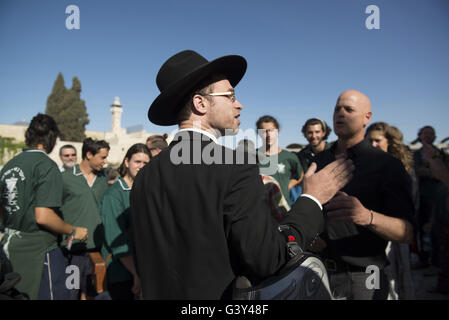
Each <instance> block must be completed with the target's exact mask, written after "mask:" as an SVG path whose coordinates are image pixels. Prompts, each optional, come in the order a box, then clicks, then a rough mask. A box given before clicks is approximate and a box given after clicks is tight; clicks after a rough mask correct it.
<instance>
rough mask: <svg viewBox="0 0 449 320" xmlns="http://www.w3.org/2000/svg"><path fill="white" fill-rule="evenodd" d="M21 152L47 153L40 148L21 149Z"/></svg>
mask: <svg viewBox="0 0 449 320" xmlns="http://www.w3.org/2000/svg"><path fill="white" fill-rule="evenodd" d="M22 151H23V152H42V153H43V154H45V155H47V153H46V152H44V151H42V150H40V149H31V148H30V149H22Z"/></svg>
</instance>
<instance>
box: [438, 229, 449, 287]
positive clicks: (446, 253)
mask: <svg viewBox="0 0 449 320" xmlns="http://www.w3.org/2000/svg"><path fill="white" fill-rule="evenodd" d="M437 288H438V289H439V290H441V291H444V292H449V223H448V222H445V221H441V223H440V272H439V274H438V285H437Z"/></svg>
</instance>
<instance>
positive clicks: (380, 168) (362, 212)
mask: <svg viewBox="0 0 449 320" xmlns="http://www.w3.org/2000/svg"><path fill="white" fill-rule="evenodd" d="M371 118H372V111H371V102H370V99H369V98H368V97H367V96H366V95H364V94H363V93H361V92H359V91H356V90H348V91H345V92H343V93H342V94H341V95H340V96H339V97H338V100H337V103H336V105H335V109H334V115H333V122H334V131H335V134H336V135H337V136H338V140H337V141H336V143H334V145H333V146H332V147H331V148H329V149H327V150H324V151H323V152H321V153H319V154H318V155H317V158H316V161H317V165H318V170H320V169H321V168H323V167H324V166H325V165H326V164H327V163H330V162H332V161H333V159H335V157H336V156H338V155H340V154H346V155H347V156H348V157H349V158H350V159H352V160H353V161H354V164H355V166H356V169H355V171H354V178H353V179H352V181H351V182H349V184H348V185H346V187H344V188H343V189H342V190H341V191H340V192H339V193H338V194H337V195H336V196H335V197H334V198H333V199H332V200H331V201H329V202H328V203H327V204H326V205H325V206H324V209H325V211H326V214H327V219H326V220H327V223H326V225H327V226H326V229H325V231H324V232H323V234H322V235H321V241H317V244H321V245H320V246H319V248H318V246H317V248H316V251H320V250H322V251H321V253H320V254H321V255H322V257H323V260H324V261H325V265H326V267H327V269H328V271H329V275H330V282H331V289H332V290H333V294H334V296H335V297H336V298H343V299H344V298H346V299H354V300H370V299H386V298H387V296H388V282H387V279H386V276H385V272H384V267H385V266H386V265H387V263H388V262H387V261H388V260H387V258H386V255H385V249H386V246H387V244H388V241H397V242H403V243H409V242H410V241H411V240H412V237H413V227H412V224H411V221H412V217H413V212H414V209H413V201H412V198H411V183H410V181H409V177H408V175H407V172H406V171H405V169H404V167H403V165H402V164H401V162H400V161H399V160H397V159H395V158H393V157H392V156H391V155H390V154H389V153H386V152H383V151H381V150H380V149H377V148H374V147H372V146H371V145H370V144H369V143H368V141H367V140H364V135H365V128H366V127H367V125H368V123H369V122H370V121H371ZM323 248H324V250H323ZM372 270H374V273H373V274H371V272H372Z"/></svg>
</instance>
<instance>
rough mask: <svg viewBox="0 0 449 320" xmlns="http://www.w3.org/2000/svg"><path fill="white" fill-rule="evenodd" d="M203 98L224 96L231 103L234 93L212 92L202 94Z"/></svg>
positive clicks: (233, 99)
mask: <svg viewBox="0 0 449 320" xmlns="http://www.w3.org/2000/svg"><path fill="white" fill-rule="evenodd" d="M202 95H203V96H212V97H215V96H226V97H228V98H229V99H231V102H235V92H234V91H225V92H213V93H207V94H202Z"/></svg>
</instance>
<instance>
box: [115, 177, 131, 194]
mask: <svg viewBox="0 0 449 320" xmlns="http://www.w3.org/2000/svg"><path fill="white" fill-rule="evenodd" d="M117 181H118V183H119V184H120V186H121V187H122V189H123V190H125V191H129V190H131V188H130V187H128V185H127V184H126V181H125V179H123V178H122V177H119V178H118V179H117Z"/></svg>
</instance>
